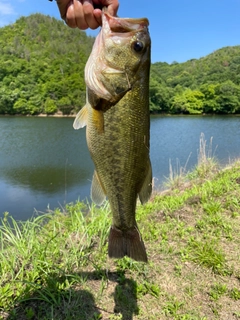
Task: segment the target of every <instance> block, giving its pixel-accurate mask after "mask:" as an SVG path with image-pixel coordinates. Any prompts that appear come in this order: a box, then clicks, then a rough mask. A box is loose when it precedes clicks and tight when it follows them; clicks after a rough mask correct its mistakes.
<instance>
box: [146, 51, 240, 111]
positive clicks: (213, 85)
mask: <svg viewBox="0 0 240 320" xmlns="http://www.w3.org/2000/svg"><path fill="white" fill-rule="evenodd" d="M150 97H151V98H150V101H151V109H152V110H153V111H156V112H168V113H190V114H191V113H192V114H199V113H200V114H201V113H240V46H235V47H225V48H222V49H220V50H217V51H215V52H213V53H212V54H210V55H208V56H206V57H203V58H200V59H198V60H196V59H191V60H189V61H187V62H184V63H177V62H175V63H172V64H167V63H161V62H158V63H155V64H153V65H152V69H151V84H150Z"/></svg>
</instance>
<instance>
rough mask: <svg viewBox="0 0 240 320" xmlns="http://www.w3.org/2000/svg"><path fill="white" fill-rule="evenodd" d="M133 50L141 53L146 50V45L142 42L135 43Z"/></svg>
mask: <svg viewBox="0 0 240 320" xmlns="http://www.w3.org/2000/svg"><path fill="white" fill-rule="evenodd" d="M132 48H133V50H134V51H136V52H141V51H142V50H143V48H144V44H143V42H141V41H134V42H133V44H132Z"/></svg>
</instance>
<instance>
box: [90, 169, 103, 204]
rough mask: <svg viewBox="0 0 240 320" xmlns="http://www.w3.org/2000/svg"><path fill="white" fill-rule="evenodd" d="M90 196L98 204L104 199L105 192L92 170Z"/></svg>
mask: <svg viewBox="0 0 240 320" xmlns="http://www.w3.org/2000/svg"><path fill="white" fill-rule="evenodd" d="M91 198H92V201H93V202H94V203H96V204H97V205H98V206H100V205H101V204H102V203H103V202H104V200H105V199H106V192H105V190H104V188H103V186H102V184H101V182H100V180H99V177H98V174H97V172H96V171H94V174H93V179H92V187H91Z"/></svg>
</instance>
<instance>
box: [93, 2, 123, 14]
mask: <svg viewBox="0 0 240 320" xmlns="http://www.w3.org/2000/svg"><path fill="white" fill-rule="evenodd" d="M92 1H93V4H94V8H99V9H102V8H103V7H107V8H108V13H109V14H110V15H111V16H116V15H117V11H118V7H119V3H118V0H92Z"/></svg>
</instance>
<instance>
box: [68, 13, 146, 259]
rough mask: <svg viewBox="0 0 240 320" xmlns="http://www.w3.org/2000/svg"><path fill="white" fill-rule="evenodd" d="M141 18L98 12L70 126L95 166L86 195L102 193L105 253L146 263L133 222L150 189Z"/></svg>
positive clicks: (94, 197)
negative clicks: (107, 217) (107, 218)
mask: <svg viewBox="0 0 240 320" xmlns="http://www.w3.org/2000/svg"><path fill="white" fill-rule="evenodd" d="M148 26H149V21H148V19H147V18H139V19H137V18H136V19H135V18H119V17H115V16H111V15H110V14H109V13H108V12H107V9H106V8H105V9H103V11H102V27H101V30H100V32H99V34H98V35H97V37H96V39H95V42H94V45H93V48H92V52H91V54H90V56H89V59H88V61H87V63H86V66H85V83H86V104H85V106H84V107H83V108H82V109H81V110H80V111H79V113H78V114H77V116H76V118H75V120H74V123H73V127H74V128H75V129H80V128H83V127H85V126H86V140H87V145H88V149H89V152H90V155H91V158H92V160H93V163H94V166H95V171H94V174H93V178H92V186H91V198H92V200H93V202H95V203H96V204H97V205H99V206H100V205H101V204H102V203H103V202H104V201H105V199H106V198H107V199H108V201H109V204H110V209H111V213H112V225H111V228H110V233H109V238H108V255H109V257H110V258H123V257H124V256H128V257H130V258H132V259H134V260H136V261H143V262H147V261H148V257H147V253H146V248H145V244H144V242H143V239H142V236H141V234H140V231H139V229H138V226H137V222H136V205H137V200H138V199H139V200H140V202H141V203H142V204H144V203H146V202H147V201H148V200H149V198H150V196H151V193H152V167H151V161H150V156H149V153H150V112H149V72H150V63H151V62H150V51H151V39H150V34H149V31H148Z"/></svg>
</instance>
